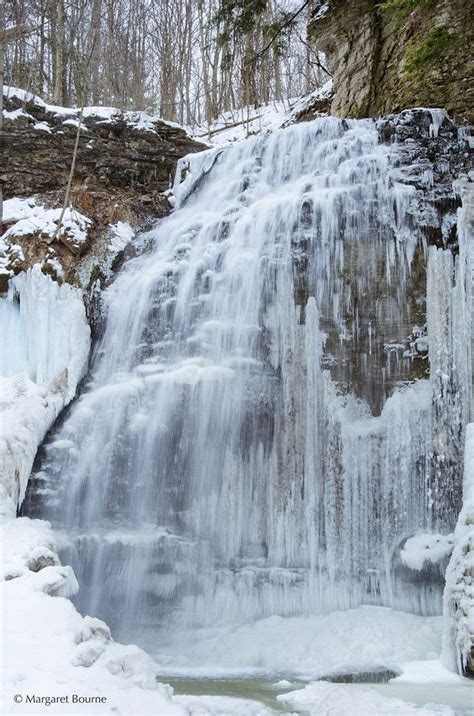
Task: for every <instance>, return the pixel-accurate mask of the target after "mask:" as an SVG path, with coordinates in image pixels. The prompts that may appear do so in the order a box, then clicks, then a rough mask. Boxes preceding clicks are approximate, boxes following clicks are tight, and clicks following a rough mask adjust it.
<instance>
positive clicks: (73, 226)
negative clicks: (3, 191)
mask: <svg viewBox="0 0 474 716" xmlns="http://www.w3.org/2000/svg"><path fill="white" fill-rule="evenodd" d="M3 206H4V217H3V220H4V222H6V223H9V222H11V221H15V222H16V223H15V224H13V226H11V227H10V228H9V229H8V230H7V231H6V232H5V233H4V234H3V236H2V238H3V239H9V238H12V237H15V236H29V235H31V234H36V233H40V234H43V235H46V236H49V237H53V236H54V234H55V232H56V230H57V228H58V222H59V219H60V216H61V212H62V209H48V208H47V207H45V206H43V205H42V204H37V203H36V202H35V200H34V199H33V198H28V199H19V198H14V199H7V200H6V201H5V202H4V205H3ZM90 225H91V220H90V219H89V218H88V217H87V216H85V215H84V214H81V213H80V212H79V211H77V210H76V209H73V208H72V207H68V208H67V209H66V210H65V212H64V216H63V219H62V223H61V228H60V230H59V233H58V236H59V237H62V236H67V237H68V238H69V239H70V240H72V241H73V242H74V243H75V244H77V245H80V244H81V243H83V242H85V241H86V240H87V232H88V229H89V227H90Z"/></svg>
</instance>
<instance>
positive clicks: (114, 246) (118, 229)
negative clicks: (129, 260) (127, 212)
mask: <svg viewBox="0 0 474 716" xmlns="http://www.w3.org/2000/svg"><path fill="white" fill-rule="evenodd" d="M110 229H111V231H112V240H111V242H110V244H109V246H110V250H111V251H113V252H115V253H118V252H119V251H123V249H124V248H125V247H126V246H127V244H128V243H130V241H131V240H132V239H133V237H134V235H135V232H134V230H133V229H132V227H131V226H130V224H129V223H128V222H127V221H118V222H117V223H116V224H111V225H110Z"/></svg>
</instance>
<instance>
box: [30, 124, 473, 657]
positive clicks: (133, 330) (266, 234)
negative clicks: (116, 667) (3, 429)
mask: <svg viewBox="0 0 474 716" xmlns="http://www.w3.org/2000/svg"><path fill="white" fill-rule="evenodd" d="M395 157H396V148H391V149H390V148H388V147H387V146H383V145H380V144H379V143H378V136H377V132H376V130H375V127H374V125H373V124H372V123H370V122H363V121H362V122H343V121H340V120H337V119H334V118H325V119H319V120H316V121H315V122H311V123H308V124H302V125H297V126H294V127H291V128H289V129H286V130H284V131H279V132H275V133H274V134H272V135H271V136H269V137H266V138H264V139H256V140H252V141H247V142H243V143H240V144H238V145H235V146H233V147H229V148H226V149H225V150H219V151H217V152H215V151H212V152H206V153H203V154H200V155H194V156H192V157H190V158H187V159H186V160H185V161H182V162H181V165H180V166H179V167H178V174H177V175H178V177H180V176H181V173H182V171H183V170H184V169H185V168H186V167H188V166H189V168H190V174H189V175H188V176H187V178H186V179H185V181H184V183H183V184H182V185H181V186H177V187H176V190H177V196H178V206H177V209H176V210H175V212H174V213H173V215H171V216H170V217H169V218H167V219H166V220H164V221H162V222H161V223H159V224H158V225H157V227H156V229H154V230H153V232H151V237H150V238H151V239H152V241H153V248H152V250H151V252H150V253H146V254H144V255H142V256H140V257H139V258H137V259H134V260H132V261H130V262H129V263H128V264H127V265H126V267H125V269H124V270H123V271H122V273H121V274H120V275H119V277H118V278H117V280H116V282H115V283H114V284H113V286H112V287H111V288H110V289H109V290H108V292H107V304H108V319H107V326H106V330H105V335H104V337H103V339H102V341H101V342H100V344H99V346H98V348H97V350H96V353H95V359H94V365H93V370H92V373H91V377H90V382H89V385H88V386H87V388H86V390H85V392H84V393H83V395H82V396H81V398H80V399H79V400H78V401H77V402H76V403H75V405H74V406H73V408H72V410H71V412H70V414H69V415H68V416H67V418H66V419H65V421H64V423H63V425H62V427H61V428H59V429H58V431H57V432H56V434H55V435H54V436H53V438H52V440H51V442H50V444H49V445H48V446H47V449H46V456H45V457H44V459H43V462H42V465H41V470H40V471H39V472H37V474H36V476H35V477H36V489H37V491H38V486H39V488H41V489H40V492H41V493H42V495H43V503H42V508H41V510H42V511H41V514H42V515H43V516H46V517H48V518H50V519H52V521H53V524H54V525H55V526H60V527H62V529H63V530H64V534H65V540H66V543H67V544H68V545H69V548H70V550H71V553H70V554H69V555H68V557H67V559H68V560H70V561H68V563H71V562H72V564H73V566H74V568H75V570H76V573H77V575H78V579H79V583H80V584H81V592H80V595H79V601H78V603H79V606H80V607H81V609H83V610H84V611H86V612H87V613H91V614H94V615H99V616H102V617H104V618H105V619H106V620H107V621H108V622H109V623H111V624H112V625H113V626H114V627H115V629H116V631H117V630H118V632H119V634H121V636H122V637H123V636H124V635H125V636H126V638H127V639H131V640H136V641H139V642H141V643H143V642H144V641H148V642H153V640H154V639H155V635H156V632H157V631H158V630H162V631H163V630H167V629H168V630H169V631H170V632H171V633H172V632H173V630H174V629H175V628H176V624H179V626H180V628H183V627H191V626H193V627H194V626H198V627H206V626H209V625H213V626H215V625H219V624H226V625H228V624H232V623H239V622H240V623H241V622H245V621H252V620H256V619H259V618H264V617H267V616H270V615H273V614H279V615H281V616H305V615H313V614H320V613H324V612H327V611H333V610H335V609H347V608H351V607H357V606H358V605H360V604H362V603H365V604H367V603H371V604H379V605H385V606H393V607H396V608H401V609H404V610H407V611H413V612H415V613H420V614H438V613H439V612H440V609H441V580H440V579H439V574H438V578H437V577H436V570H435V572H430V573H429V579H426V580H423V579H419V578H418V577H417V573H416V572H414V573H413V574H411V573H410V570H408V569H407V568H405V567H404V566H403V565H402V563H401V561H400V559H399V556H398V555H399V548H400V545H401V544H402V542H403V540H404V539H405V538H407V537H410V536H412V535H413V534H414V533H416V532H423V533H426V532H428V533H429V532H440V533H445V534H446V533H449V532H451V531H452V528H453V525H454V522H455V519H456V515H457V512H458V510H459V500H460V494H459V493H460V487H459V484H458V483H456V482H455V479H454V477H455V475H456V471H457V470H458V468H459V451H460V449H461V447H460V446H461V444H462V435H461V433H462V430H461V429H460V427H459V426H462V425H463V424H464V422H466V420H465V418H466V411H467V410H468V409H469V406H468V405H467V403H468V401H467V398H466V397H465V396H463V395H462V394H461V393H459V391H458V392H457V393H455V392H453V391H452V390H451V388H449V386H451V387H452V386H453V385H454V384H455V383H456V381H457V382H458V383H459V382H461V381H462V380H463V379H464V378H463V377H464V375H467V372H468V365H469V363H468V362H467V359H468V355H467V349H466V348H465V344H464V343H463V342H462V338H461V339H459V338H458V339H456V340H457V341H458V343H459V345H454V343H455V342H456V341H455V340H454V338H453V336H454V328H453V325H454V324H453V321H457V323H456V325H457V326H459V325H461V323H462V320H463V317H462V315H461V313H459V311H461V309H460V308H458V309H456V308H455V306H456V305H458V304H457V303H456V302H459V301H461V303H462V301H463V293H462V292H463V284H462V276H461V275H460V273H459V272H460V269H459V263H460V261H461V259H459V260H456V261H457V265H458V275H457V279H456V278H453V276H456V272H455V271H454V272H453V268H454V266H453V262H454V259H453V258H452V257H451V254H450V253H449V252H447V251H441V250H436V249H430V251H429V252H428V256H427V255H426V252H425V247H424V244H423V240H422V237H421V233H420V232H419V231H418V229H417V226H416V202H415V199H416V196H415V195H416V191H415V189H414V188H413V187H410V186H407V185H404V184H401V183H397V182H396V181H394V180H393V178H392V176H391V166H392V164H393V163H394V160H395ZM448 254H449V255H448ZM426 261H427V262H428V266H429V280H428V286H427V291H428V296H426V291H425V286H424V284H423V281H422V284H423V285H422V288H421V289H419V292H420V295H421V297H419V302H420V304H422V303H423V300H425V299H426V300H427V302H428V304H429V316H428V332H429V335H428V342H429V345H430V354H429V359H428V358H427V357H426V356H425V357H423V356H422V355H421V354H420V355H418V354H417V355H416V356H415V353H416V351H415V353H414V352H413V351H412V352H411V353H410V351H408V352H407V351H403V350H401V349H403V345H404V342H406V340H407V336H408V334H410V333H411V332H412V329H413V328H415V329H419V327H417V326H415V325H414V322H415V318H416V317H417V316H418V314H417V311H418V312H419V315H422V314H423V311H422V309H419V308H417V306H418V304H417V306H415V307H413V306H412V305H411V303H410V301H411V299H412V298H413V297H412V295H411V292H412V289H413V285H414V284H413V281H414V278H413V277H414V273H415V271H414V267H416V266H419V265H420V263H421V264H422V265H423V266H424V265H425V263H426ZM423 273H424V269H423V271H422V274H423ZM453 281H457V283H455V285H454V288H453ZM446 306H451V307H452V308H451V311H452V313H451V314H449V311H448V312H447V311H446ZM456 311H457V313H456ZM454 314H456V315H455V316H454ZM453 316H454V317H453ZM456 330H457V329H456ZM413 332H414V334H415V335H420V331H419V330H418V333H417V332H416V330H414V331H413ZM456 335H458V334H456ZM461 335H462V334H461ZM424 340H425V342H426V339H424ZM430 341H431V342H430ZM386 346H388V348H387V347H386ZM400 346H401V349H400ZM446 352H447V353H449V356H451V362H450V363H449V361H447V360H446V355H447V353H446ZM453 356H454V357H453ZM415 360H417V361H418V363H421V364H422V365H423V369H424V366H425V365H426V367H428V360H429V365H430V374H431V376H432V377H431V380H430V379H428V376H426V377H425V379H422V380H418V381H416V382H413V381H411V382H409V381H410V378H411V377H412V370H413V366H414V361H415ZM423 360H425V363H423V362H422V361H423ZM448 363H449V365H448ZM417 365H418V364H417ZM463 371H464V372H463ZM443 376H446V377H443ZM443 386H444V388H443ZM443 389H444V390H445V392H446V390H447V391H448V392H449V399H446V400H445V398H444V394H443ZM388 396H390V397H388ZM447 431H451V433H450V434H449V435H450V436H451V438H452V436H453V435H454V434H455V433H456V431H457V433H456V437H455V439H448V438H449V435H448V434H447ZM443 441H444V442H443ZM450 476H451V478H452V479H449V477H450ZM446 484H448V485H449V489H448V488H447V487H446ZM447 491H448V492H449V496H450V501H448V502H447V501H446V493H447Z"/></svg>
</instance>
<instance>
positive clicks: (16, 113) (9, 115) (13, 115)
mask: <svg viewBox="0 0 474 716" xmlns="http://www.w3.org/2000/svg"><path fill="white" fill-rule="evenodd" d="M19 117H26V118H27V119H34V118H33V117H32V116H31V114H28V112H25V110H24V109H21V107H20V109H14V110H12V111H11V112H8V111H7V110H6V109H4V110H3V118H4V119H9V120H11V121H14V120H15V119H18V118H19Z"/></svg>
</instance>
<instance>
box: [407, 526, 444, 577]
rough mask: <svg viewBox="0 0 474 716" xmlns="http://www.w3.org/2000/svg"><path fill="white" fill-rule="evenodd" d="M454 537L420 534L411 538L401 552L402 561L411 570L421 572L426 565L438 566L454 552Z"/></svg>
mask: <svg viewBox="0 0 474 716" xmlns="http://www.w3.org/2000/svg"><path fill="white" fill-rule="evenodd" d="M453 544H454V535H452V534H449V535H442V534H419V535H415V536H414V537H409V538H408V539H407V541H406V542H405V546H404V547H403V549H402V551H401V554H400V556H401V559H402V562H403V563H404V564H406V566H407V567H410V569H415V570H420V569H423V567H425V566H426V563H427V562H428V563H430V562H431V563H432V564H436V563H437V562H440V561H441V560H442V559H444V558H445V557H448V556H449V555H450V554H451V552H452V551H453Z"/></svg>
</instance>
